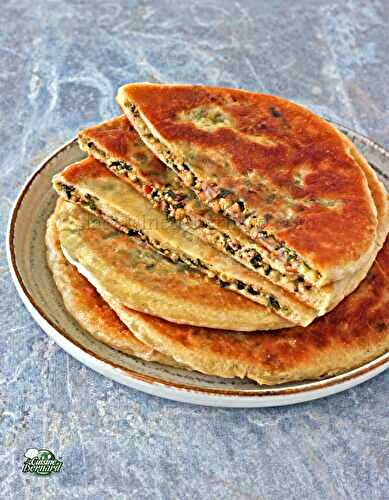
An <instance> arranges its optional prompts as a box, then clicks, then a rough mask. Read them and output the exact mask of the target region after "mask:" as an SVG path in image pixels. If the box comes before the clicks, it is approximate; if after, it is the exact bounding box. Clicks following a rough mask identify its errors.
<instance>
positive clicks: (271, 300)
mask: <svg viewBox="0 0 389 500" xmlns="http://www.w3.org/2000/svg"><path fill="white" fill-rule="evenodd" d="M56 187H57V189H58V191H59V192H64V193H65V194H66V198H67V199H68V200H69V201H70V200H71V201H72V202H73V203H76V204H78V205H81V206H83V207H84V208H85V209H87V210H89V211H91V212H93V213H96V214H97V215H98V216H99V217H101V218H102V219H104V220H106V221H107V222H109V223H110V224H111V225H112V226H114V227H115V228H117V229H118V230H120V231H122V232H125V233H126V234H128V236H130V237H133V236H135V237H137V238H139V239H141V240H142V241H144V242H145V243H147V244H148V245H150V246H151V247H152V248H154V249H155V250H156V251H158V252H159V253H160V254H162V255H164V256H165V257H167V258H168V259H169V260H171V261H172V262H175V263H182V264H186V265H187V266H188V267H190V268H192V269H194V270H198V269H199V268H200V269H201V270H202V271H203V272H204V273H205V274H206V275H207V276H208V277H210V278H213V279H215V280H216V282H217V283H218V284H219V286H221V287H222V288H228V289H229V290H235V291H238V292H240V293H243V294H244V295H247V296H249V297H250V298H252V299H253V298H254V297H255V298H256V299H253V300H255V302H260V303H261V304H264V305H267V306H268V307H269V308H272V309H274V310H276V311H282V312H283V313H284V315H286V316H289V315H290V313H291V311H290V309H289V307H288V306H286V305H281V304H280V303H279V301H278V300H277V299H276V298H275V297H274V296H273V295H271V294H268V293H266V292H265V291H264V290H260V289H258V288H255V287H253V286H251V285H248V284H247V283H244V282H243V281H240V280H236V279H228V281H227V280H223V279H222V278H219V277H217V276H216V275H215V273H214V271H212V269H210V268H209V267H208V266H207V265H206V264H204V262H203V261H201V260H200V259H193V258H191V257H188V256H186V255H182V254H177V253H176V252H174V251H173V250H170V249H167V248H164V247H163V246H162V245H161V243H160V242H159V241H156V240H154V239H153V238H150V237H149V236H147V235H146V234H144V232H143V231H141V230H138V229H131V228H128V227H127V226H124V225H123V224H122V223H121V222H120V221H118V220H117V219H115V218H114V217H113V216H111V215H107V214H106V213H103V212H102V211H101V210H100V209H99V207H98V203H99V199H98V198H97V197H95V196H92V195H90V194H89V193H86V194H84V193H81V192H79V191H78V190H77V189H76V188H75V187H73V186H69V185H67V184H65V183H62V182H58V183H57V185H56ZM257 299H260V300H257Z"/></svg>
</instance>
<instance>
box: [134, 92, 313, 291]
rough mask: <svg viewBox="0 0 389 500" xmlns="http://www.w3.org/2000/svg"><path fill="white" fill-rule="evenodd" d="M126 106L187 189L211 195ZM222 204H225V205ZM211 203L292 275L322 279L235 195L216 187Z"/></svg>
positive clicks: (187, 167) (145, 137)
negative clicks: (256, 241) (259, 242)
mask: <svg viewBox="0 0 389 500" xmlns="http://www.w3.org/2000/svg"><path fill="white" fill-rule="evenodd" d="M125 106H126V108H128V110H129V111H130V112H131V114H132V115H133V117H134V118H135V119H136V125H137V128H139V129H140V130H141V135H142V137H144V139H145V141H146V142H148V143H151V144H153V146H155V147H157V148H158V149H159V151H160V152H161V154H162V155H163V159H164V161H165V162H166V163H167V164H168V166H169V167H170V168H172V169H173V170H174V171H175V172H176V173H177V174H178V175H179V176H180V177H181V178H182V179H183V181H184V182H185V184H186V185H187V186H189V187H190V188H191V189H193V190H194V191H195V192H196V193H197V194H198V195H202V196H201V197H202V198H203V197H204V193H206V192H207V189H208V192H209V186H207V185H206V184H205V182H204V181H202V180H201V179H199V178H198V177H197V176H196V175H195V174H194V173H193V171H192V170H191V168H190V167H189V165H188V163H187V162H185V161H184V160H181V161H178V159H177V157H176V156H175V155H174V154H173V153H172V152H171V151H170V150H169V148H168V147H167V146H165V145H164V144H163V143H162V142H161V141H160V140H159V139H157V138H156V137H154V136H153V135H152V134H151V132H150V130H149V128H148V127H147V125H146V124H145V122H144V121H143V119H142V117H141V116H140V113H139V111H138V109H137V107H136V106H135V105H134V104H131V103H130V102H128V103H126V105H125ZM226 191H228V193H226ZM221 200H224V201H222V202H221ZM207 202H208V204H209V205H210V206H211V207H212V208H214V209H215V207H216V210H215V211H218V212H221V213H222V214H223V215H226V216H227V217H230V218H233V219H234V221H235V222H236V224H237V225H238V226H240V227H241V228H242V229H243V230H244V232H246V233H249V234H250V236H251V238H253V239H258V240H260V241H261V242H262V244H263V245H264V246H265V247H266V248H267V249H268V250H270V251H271V252H272V254H273V255H274V257H275V258H277V259H278V260H280V261H281V262H283V263H284V265H285V268H286V270H287V271H288V272H292V273H293V272H295V273H301V274H304V275H305V276H306V278H307V279H308V280H309V281H310V282H316V281H318V280H319V279H320V277H321V274H320V273H319V272H318V271H316V270H313V269H312V268H311V267H310V266H309V265H308V264H307V263H306V262H305V261H304V260H303V259H302V258H301V257H300V256H299V255H298V254H297V253H296V252H295V251H294V250H292V249H290V248H288V247H287V246H286V245H285V242H283V241H279V240H277V239H276V238H275V237H274V236H273V235H272V234H270V233H269V232H268V231H265V230H258V227H257V226H258V217H257V215H256V214H255V213H253V212H252V211H250V210H249V209H248V207H246V205H245V202H244V201H243V200H239V199H234V198H233V192H232V191H230V190H224V189H220V188H217V187H216V188H215V189H213V194H212V199H207ZM240 219H241V220H240Z"/></svg>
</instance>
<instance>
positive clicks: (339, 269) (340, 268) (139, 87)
mask: <svg viewBox="0 0 389 500" xmlns="http://www.w3.org/2000/svg"><path fill="white" fill-rule="evenodd" d="M174 87H177V89H186V88H190V87H193V89H194V92H219V93H222V94H223V95H224V94H227V93H231V92H232V93H234V92H235V93H236V94H237V95H238V94H239V95H241V96H243V98H244V95H247V96H258V97H259V96H261V97H263V96H264V94H255V93H252V92H247V91H243V90H238V89H226V88H221V87H207V86H201V85H188V84H161V85H155V84H150V83H133V84H127V85H124V86H122V87H121V88H120V89H119V91H118V94H117V98H116V99H117V102H118V104H119V105H120V107H121V108H122V110H123V112H124V113H125V114H126V116H127V117H128V118H129V120H130V121H131V123H132V124H133V125H134V127H135V128H136V129H137V131H138V133H139V134H140V135H141V137H142V139H143V140H144V142H145V143H146V144H147V145H148V147H149V148H150V149H152V151H153V152H154V153H155V154H156V155H157V156H158V157H159V158H160V159H161V160H162V161H164V162H165V163H166V164H167V165H169V166H170V167H171V162H170V163H169V161H167V159H166V158H165V156H164V153H163V152H161V151H160V150H159V147H158V144H159V143H160V144H162V146H163V148H166V149H167V150H168V152H169V154H172V153H171V151H174V150H175V147H174V146H173V144H172V143H171V142H169V143H168V142H166V140H165V139H163V138H162V135H161V133H160V132H159V131H158V130H157V128H156V126H155V124H152V123H151V121H150V120H149V117H146V115H145V114H144V111H143V109H141V107H139V103H138V101H137V97H135V98H134V93H135V95H136V96H138V94H137V92H138V93H142V92H143V91H144V90H146V91H147V92H149V91H150V90H151V91H153V89H154V88H155V93H156V94H158V92H160V91H161V89H173V90H174ZM138 97H139V96H138ZM159 97H161V96H159ZM266 97H268V98H271V99H272V100H273V101H274V103H276V104H277V103H278V104H280V103H281V104H282V105H285V104H287V105H288V106H294V107H295V108H298V105H296V104H294V103H291V102H290V101H286V100H285V99H282V98H280V97H277V96H270V95H266ZM143 98H144V96H143V97H142V99H143ZM143 100H144V99H143ZM157 100H158V98H157ZM142 102H143V101H142ZM129 104H132V105H135V106H136V108H137V114H138V115H139V120H140V121H141V122H142V123H140V121H139V120H138V118H137V117H136V116H135V115H134V114H133V113H132V111H131V109H130V106H129ZM142 105H143V104H142ZM159 106H160V109H162V108H161V103H159ZM300 108H301V110H303V111H304V112H305V113H307V112H308V110H306V109H305V110H304V108H302V107H301V106H300ZM310 113H311V115H312V117H315V119H317V120H319V121H320V122H321V123H323V124H326V126H329V127H331V129H332V130H334V129H335V127H333V126H332V125H329V124H328V122H326V121H325V120H324V119H322V118H320V117H318V116H317V115H315V114H314V113H312V112H310ZM143 127H145V128H146V129H147V132H145V131H144V130H143ZM149 133H151V135H152V136H153V141H152V142H151V141H150V140H148V138H147V137H146V135H147V134H149ZM163 148H162V149H163ZM174 163H176V164H177V165H180V161H179V160H177V161H174ZM171 168H172V167H171ZM180 175H181V177H182V178H184V175H183V173H182V172H181V174H180ZM361 182H362V184H363V186H364V189H365V191H366V196H367V198H368V199H367V200H366V201H367V202H368V204H369V207H370V210H371V217H373V216H375V215H376V214H375V207H374V203H373V199H372V196H371V192H370V191H369V189H368V186H367V183H366V181H365V179H363V178H362V179H361ZM354 219H355V217H354ZM315 226H316V227H320V225H317V224H316V225H315ZM242 229H243V226H242ZM281 233H282V232H281ZM284 238H285V236H284ZM310 239H312V237H310ZM292 247H293V245H292ZM374 250H375V244H374V241H371V242H370V245H369V247H368V248H367V249H366V251H365V252H364V253H363V254H362V255H360V256H359V257H358V258H354V259H351V260H350V261H349V262H347V263H345V262H343V261H342V262H341V263H339V264H337V265H331V267H328V265H326V266H325V267H324V268H323V263H322V264H320V265H319V267H317V270H319V269H320V273H321V277H318V278H315V280H316V279H317V280H318V281H317V283H316V284H317V286H323V285H325V284H328V283H331V282H333V281H337V280H339V279H342V278H343V277H347V276H348V275H350V274H353V273H355V272H357V271H358V270H359V268H360V267H363V266H365V265H366V263H367V262H368V261H369V259H370V257H371V254H372V253H373V252H374ZM298 253H299V252H298ZM307 258H308V257H307V256H306V257H304V259H305V261H306V262H308V261H307V260H306V259H307ZM308 260H309V259H308ZM343 260H344V259H343ZM313 269H315V267H313Z"/></svg>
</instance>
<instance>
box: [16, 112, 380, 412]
mask: <svg viewBox="0 0 389 500" xmlns="http://www.w3.org/2000/svg"><path fill="white" fill-rule="evenodd" d="M328 121H330V122H331V123H332V124H334V125H335V126H337V127H338V128H342V129H343V130H347V131H350V132H351V133H353V134H355V135H357V136H359V137H361V138H363V139H364V140H365V141H367V142H368V144H369V145H370V146H373V147H374V148H375V149H378V150H379V152H380V153H382V154H383V155H384V156H385V157H386V158H388V159H389V151H387V150H386V149H385V148H384V147H383V146H382V145H381V144H379V143H377V142H375V141H373V140H372V139H370V138H369V137H367V136H365V135H363V134H361V133H359V132H357V131H355V130H353V129H351V128H348V127H346V126H344V125H342V124H339V123H337V122H335V121H333V120H328ZM76 142H77V137H75V138H73V139H70V140H69V141H67V142H65V143H64V144H62V145H61V146H59V147H58V148H56V149H55V150H54V152H52V153H51V154H50V155H48V156H47V157H46V158H45V159H44V160H43V161H41V162H40V164H39V165H38V167H37V168H36V169H35V170H34V171H33V172H32V173H31V174H30V175H29V177H28V178H27V180H26V181H25V183H24V184H23V186H22V188H21V189H20V191H19V193H18V195H17V197H16V200H15V202H14V203H13V206H12V208H11V211H10V215H9V219H8V225H7V233H6V253H7V261H8V266H9V269H10V273H11V277H12V280H13V282H14V284H15V287H16V290H17V292H18V294H19V296H20V298H21V299H22V301H23V304H24V305H25V306H26V308H27V310H28V311H29V313H30V314H31V315H32V316H33V318H34V320H35V321H36V322H37V323H38V324H39V326H40V327H41V328H42V329H43V330H44V331H45V333H47V334H48V335H49V336H50V337H52V338H53V340H54V341H55V342H56V343H57V344H58V343H59V342H58V341H59V338H62V339H64V340H65V341H66V343H69V346H68V347H69V349H70V350H72V351H75V352H69V350H68V349H66V348H64V347H63V346H62V345H60V347H61V348H62V349H64V350H65V351H66V352H67V353H68V354H70V355H72V356H73V357H75V358H76V359H78V361H80V362H81V363H82V364H87V363H86V362H85V356H87V357H90V358H91V359H90V361H91V363H88V364H87V366H89V367H90V368H92V369H94V370H95V371H98V372H99V373H102V372H101V371H100V370H99V369H98V368H97V367H96V366H91V365H95V364H96V362H97V364H99V363H102V364H103V365H105V366H106V367H107V369H108V367H109V368H111V369H113V370H114V375H116V377H112V376H111V375H110V374H106V373H103V375H104V376H107V377H109V378H113V379H114V380H116V381H118V382H119V383H124V382H123V381H121V380H119V378H120V375H124V376H126V377H128V378H129V379H130V380H132V381H134V383H135V382H136V383H141V384H146V385H147V386H148V387H149V389H150V390H149V391H147V388H145V387H143V388H139V387H135V388H137V389H139V390H143V391H144V392H149V393H151V394H157V395H160V396H162V397H167V398H169V399H175V400H178V401H184V399H185V401H184V402H192V403H196V404H206V405H212V404H214V405H215V404H216V405H220V401H217V400H220V399H221V398H223V399H225V398H227V401H225V402H226V403H228V402H230V403H231V402H236V401H242V403H244V402H246V403H247V402H248V401H250V402H252V403H255V402H257V403H260V402H264V400H268V399H269V398H271V399H272V400H273V402H272V405H273V406H275V405H276V404H278V405H280V404H291V403H295V402H300V401H301V402H302V401H308V400H311V399H316V398H320V397H325V396H326V395H330V394H335V393H336V392H340V391H342V390H344V389H346V388H347V387H348V386H350V387H351V386H352V385H357V384H358V383H362V382H364V381H365V380H367V379H369V378H371V377H373V376H375V375H378V374H379V373H380V372H382V371H384V370H385V369H386V368H388V367H389V352H387V353H383V354H381V355H380V356H378V357H376V358H374V359H372V360H370V361H368V362H367V363H364V364H363V365H361V366H359V367H356V368H353V369H352V370H349V371H346V372H344V373H340V374H337V375H333V376H330V377H327V378H324V379H322V380H312V381H309V380H308V381H301V382H296V384H298V385H296V386H294V387H283V386H282V385H281V386H280V387H275V388H274V387H272V388H267V387H266V386H260V385H259V387H261V392H258V391H257V390H255V389H247V390H242V389H237V390H231V389H221V388H220V389H219V388H207V387H199V386H196V385H192V384H182V383H179V382H174V381H168V380H164V379H161V378H159V377H157V376H153V375H148V374H142V373H139V372H136V371H134V370H132V369H130V368H127V367H123V366H120V365H118V364H116V363H115V362H113V361H110V360H107V359H105V358H104V357H103V356H100V355H99V354H97V353H95V352H93V351H91V350H90V349H88V348H87V347H84V346H83V345H81V344H80V343H79V342H78V341H76V340H75V339H73V338H71V337H70V336H69V335H68V333H67V332H66V330H64V329H63V328H62V327H60V326H57V325H55V324H54V323H53V322H52V320H51V319H50V318H49V317H48V316H47V315H46V313H45V311H44V310H43V309H42V308H41V307H40V306H39V305H38V304H37V303H36V301H35V299H34V297H33V296H32V295H31V294H30V292H29V291H28V289H27V287H26V285H25V283H24V282H23V278H22V276H21V273H20V271H19V268H18V264H17V260H18V259H17V257H16V252H15V246H14V238H15V230H16V225H17V219H18V214H19V210H20V208H21V206H22V203H23V201H24V199H25V196H26V195H27V193H28V191H29V189H30V188H31V186H32V184H33V183H34V181H35V180H36V178H37V177H38V176H39V174H40V173H42V172H43V171H44V169H45V168H47V165H48V164H49V163H50V162H51V161H52V160H54V159H55V158H56V157H58V156H59V155H60V154H61V153H62V152H64V151H65V150H66V149H68V148H70V147H73V145H74V144H75V143H76ZM48 329H49V330H50V333H49V331H48ZM57 336H59V338H56V337H57ZM76 351H79V352H76ZM107 365H108V366H107ZM127 385H128V384H127ZM344 385H346V387H344ZM157 386H162V387H163V388H164V389H166V390H168V391H167V392H169V391H173V392H174V394H166V393H165V394H163V395H162V394H158V390H157V392H155V391H152V388H156V387H157ZM318 391H326V392H327V391H329V392H328V394H319V393H318ZM162 392H164V391H162ZM165 392H166V391H165ZM180 394H181V395H182V396H185V395H186V396H187V395H188V394H191V395H192V396H193V395H198V396H200V398H201V397H202V398H206V399H207V398H208V400H207V401H206V402H199V401H194V400H193V399H192V400H190V401H188V400H187V398H184V399H182V398H180V397H179V396H180ZM299 396H300V399H299ZM301 397H302V398H303V399H301ZM296 398H297V400H296ZM292 399H293V400H292ZM278 400H279V401H278ZM287 400H288V401H287ZM286 401H287V402H286ZM269 406H270V405H269Z"/></svg>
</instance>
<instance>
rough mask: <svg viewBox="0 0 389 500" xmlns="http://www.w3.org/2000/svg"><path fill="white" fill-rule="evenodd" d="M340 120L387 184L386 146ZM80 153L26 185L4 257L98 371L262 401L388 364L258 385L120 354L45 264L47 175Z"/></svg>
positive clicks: (146, 383)
mask: <svg viewBox="0 0 389 500" xmlns="http://www.w3.org/2000/svg"><path fill="white" fill-rule="evenodd" d="M338 127H339V128H340V129H341V130H342V131H343V132H344V133H346V134H347V135H348V136H349V137H350V138H351V140H352V141H353V142H354V143H355V144H356V145H357V147H359V149H360V150H361V151H362V152H363V153H364V155H365V157H366V158H367V159H368V160H369V162H370V163H371V165H372V166H373V168H374V169H375V170H376V172H377V173H378V175H379V177H380V179H381V180H382V181H383V182H384V183H385V184H386V187H387V188H388V187H389V153H388V152H387V151H385V150H384V149H383V148H382V147H381V146H379V145H377V144H375V143H374V142H373V141H371V140H370V139H367V138H365V137H363V136H361V135H360V134H357V133H356V132H353V131H351V130H348V129H345V128H344V127H342V126H339V125H338ZM83 157H84V154H83V153H82V152H81V151H80V150H79V149H78V147H77V143H76V141H75V140H72V141H70V142H68V143H67V144H65V145H64V146H62V147H61V148H60V149H58V150H57V151H56V152H55V153H53V154H52V155H51V156H50V157H49V158H48V159H47V160H45V161H44V162H43V163H42V164H41V165H40V167H39V168H38V169H37V170H36V171H35V172H34V173H33V175H32V176H31V177H30V178H29V179H28V181H27V182H26V184H25V186H24V187H23V189H22V191H21V193H20V195H19V197H18V199H17V200H16V203H15V206H14V209H13V211H12V214H11V218H10V222H9V227H8V259H9V266H10V268H11V272H12V277H13V280H14V282H15V285H16V288H17V290H18V292H19V295H20V296H21V298H22V300H23V302H24V304H25V305H26V307H27V309H28V310H29V311H30V313H31V314H32V316H33V317H34V319H35V320H36V321H37V322H38V324H39V325H40V326H41V327H42V329H43V330H44V331H45V332H46V333H47V334H48V335H49V336H50V337H52V338H53V339H54V341H55V342H56V343H57V344H58V345H60V346H61V347H62V348H63V349H64V350H65V351H67V352H68V353H69V354H71V355H72V356H74V357H75V358H76V359H78V360H79V361H80V362H81V363H84V364H85V365H87V366H89V367H90V368H92V369H94V370H96V371H97V372H99V373H101V374H103V375H105V376H107V377H109V378H111V379H113V380H116V381H117V382H120V383H121V384H125V385H127V386H129V387H133V388H135V389H138V390H141V391H144V392H147V393H150V394H154V395H157V396H160V397H165V398H169V399H174V400H177V401H183V402H187V403H194V404H202V405H209V406H224V407H261V406H278V405H287V404H293V403H300V402H303V401H309V400H312V399H317V398H321V397H325V396H329V395H331V394H335V393H337V392H340V391H343V390H345V389H349V388H350V387H353V386H355V385H357V384H360V383H362V382H364V381H365V380H368V379H369V378H371V377H374V376H375V375H377V374H378V373H380V372H382V371H383V370H385V368H387V367H388V366H389V354H386V355H382V356H380V357H378V358H376V359H375V360H373V361H371V362H369V363H367V364H365V365H363V366H361V367H360V368H357V369H354V370H350V371H348V372H347V373H344V374H342V375H338V376H333V377H328V378H326V379H322V380H320V381H315V382H312V381H307V382H299V383H289V384H284V385H281V386H274V387H273V386H259V385H257V384H255V383H254V382H250V381H248V380H240V379H224V378H218V377H210V376H206V375H203V374H201V373H197V372H187V371H184V370H180V369H176V368H168V367H165V366H162V365H159V364H158V363H152V362H145V361H141V360H139V359H136V358H133V357H131V356H128V355H125V354H121V353H119V352H117V351H115V350H113V349H111V348H109V347H107V346H106V345H104V344H101V343H99V342H98V341H97V340H94V339H93V338H92V337H90V336H89V335H88V334H87V333H86V332H84V331H83V330H82V329H81V328H80V327H79V326H78V324H77V323H76V322H75V321H74V320H73V319H72V318H71V317H70V316H69V314H68V313H67V312H66V310H65V308H64V306H63V303H62V299H61V296H60V295H59V293H58V291H57V289H56V287H55V285H54V282H53V279H52V277H51V274H50V271H49V269H48V267H47V264H46V248H45V242H44V241H45V238H44V236H45V228H46V221H47V218H48V216H49V215H50V214H51V213H52V211H53V208H54V203H55V200H56V198H57V195H56V194H55V192H54V191H53V189H52V188H51V178H52V176H53V175H54V174H56V173H57V172H59V171H60V170H62V169H63V168H64V167H65V166H67V165H69V164H70V163H73V162H75V161H78V160H80V159H81V158H83Z"/></svg>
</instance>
